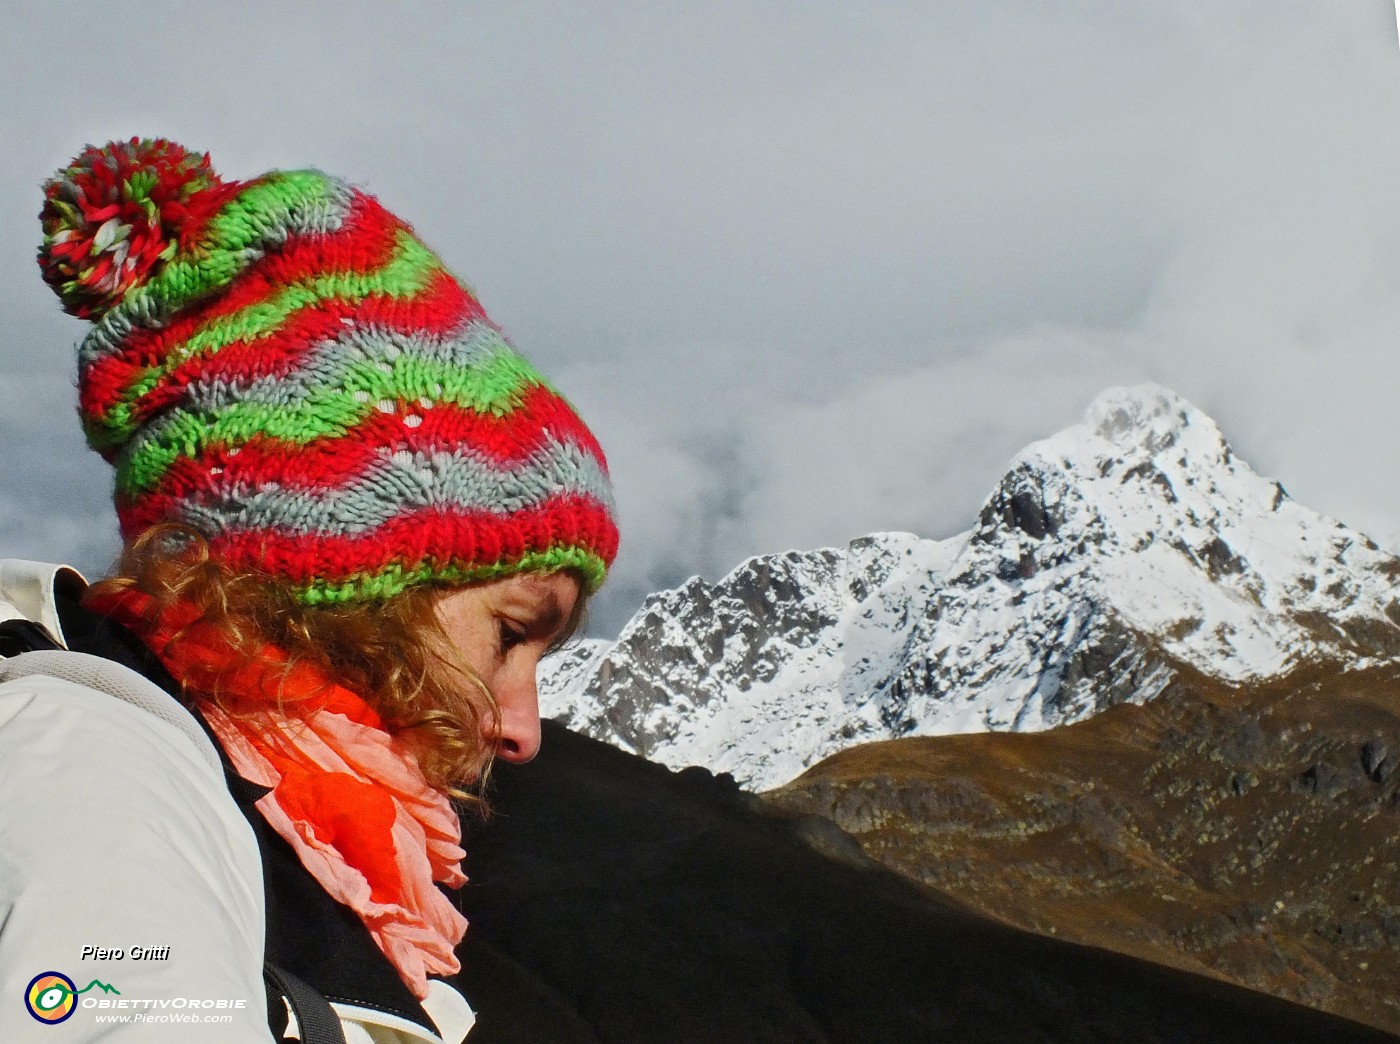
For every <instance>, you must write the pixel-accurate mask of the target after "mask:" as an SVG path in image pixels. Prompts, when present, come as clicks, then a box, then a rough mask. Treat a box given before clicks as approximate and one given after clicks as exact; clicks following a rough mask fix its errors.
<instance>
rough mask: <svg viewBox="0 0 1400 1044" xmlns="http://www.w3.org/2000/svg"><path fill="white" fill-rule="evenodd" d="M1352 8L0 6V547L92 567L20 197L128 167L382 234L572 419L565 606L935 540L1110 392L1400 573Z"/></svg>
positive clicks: (69, 358) (97, 492) (81, 462)
mask: <svg viewBox="0 0 1400 1044" xmlns="http://www.w3.org/2000/svg"><path fill="white" fill-rule="evenodd" d="M1393 17H1394V16H1393V10H1392V5H1391V3H1390V2H1389V0H1346V2H1338V3H1328V4H1318V3H1316V2H1315V0H1305V2H1290V0H1251V2H1243V0H1239V2H1236V0H1209V2H1207V0H1178V2H1169V0H1150V2H1149V0H1116V2H1113V3H1106V2H1101V0H1095V2H1089V0H1060V2H1057V3H1054V4H1046V3H1043V2H1038V0H1014V2H1013V0H959V2H953V0H943V2H928V3H907V4H897V3H889V4H875V3H868V4H852V3H849V2H845V3H801V4H798V3H770V4H761V3H753V2H748V3H732V4H726V3H714V2H712V3H706V4H693V5H685V6H681V5H670V4H643V3H629V4H621V3H616V4H606V3H597V4H572V3H562V2H561V3H556V4H527V3H519V2H515V3H508V4H505V3H503V4H476V3H473V4H463V3H455V2H441V3H425V2H419V3H415V4H383V3H348V2H338V3H329V2H327V3H300V4H286V3H258V2H242V3H239V4H237V5H231V4H214V3H202V4H198V3H154V2H148V3H132V2H128V3H120V4H118V3H108V2H94V0H88V2H85V3H82V4H80V5H76V6H75V5H55V4H51V3H48V2H18V3H17V2H14V0H10V2H8V3H6V4H5V6H4V15H3V24H4V27H5V29H4V33H3V35H0V85H2V86H3V91H4V100H5V104H4V105H3V106H0V128H3V130H4V140H5V142H6V143H7V145H6V147H5V148H4V149H0V307H2V308H3V312H4V315H5V317H6V319H7V326H6V330H5V333H4V335H3V338H0V373H3V375H4V376H3V381H0V461H3V463H0V551H3V553H5V554H10V555H24V556H30V557H66V558H70V559H75V560H76V561H77V562H78V563H79V564H81V565H83V566H85V567H87V568H88V569H90V570H99V569H100V568H101V566H102V564H103V561H104V558H105V557H107V556H109V555H110V553H111V552H112V550H113V549H114V541H113V538H112V536H111V531H112V529H113V525H114V524H113V522H112V520H111V516H110V511H109V509H108V507H107V504H106V500H107V490H108V481H109V480H108V476H107V473H106V469H105V467H104V466H103V465H102V464H101V462H100V461H99V460H98V459H97V458H96V457H95V456H94V455H92V454H90V453H86V451H84V450H82V448H81V443H80V439H79V437H78V434H77V424H76V421H75V419H74V416H73V413H72V408H71V405H70V404H71V397H72V392H71V379H72V378H71V374H72V368H73V352H72V346H73V343H74V342H75V341H76V340H77V339H78V338H79V337H80V336H81V334H82V331H83V324H82V323H80V322H78V321H77V320H73V319H69V318H67V317H65V316H63V315H62V314H61V313H60V312H59V310H58V306H57V302H56V301H55V300H54V299H53V297H52V295H51V294H50V293H49V292H48V290H47V289H46V288H45V287H44V285H43V284H42V282H41V281H40V280H39V277H38V273H37V269H36V268H35V266H34V263H33V250H34V245H35V243H36V241H37V222H36V220H35V214H36V213H37V211H38V205H39V199H40V195H39V189H38V186H39V183H40V182H41V181H43V180H44V178H46V177H47V176H48V175H49V174H50V173H51V172H52V171H53V170H54V169H55V168H57V167H58V166H60V165H61V164H63V163H64V162H65V161H66V160H67V159H68V158H69V157H70V156H71V155H72V154H73V153H75V152H76V151H77V150H78V149H79V148H80V147H81V146H82V145H83V144H84V143H86V142H101V141H106V140H108V139H110V138H114V137H124V136H129V135H131V134H145V135H164V136H168V137H172V138H174V139H175V140H177V141H180V142H182V143H184V144H186V145H188V146H191V147H193V148H198V149H207V150H209V151H210V152H211V154H212V157H213V160H214V163H215V166H216V167H217V168H218V169H219V170H220V171H221V172H222V173H224V174H226V175H228V176H231V177H250V176H253V175H256V174H258V173H260V172H262V171H263V170H266V169H269V168H271V167H299V166H319V167H321V168H323V169H325V170H328V171H331V172H334V173H336V174H340V175H342V176H345V177H348V178H350V179H351V180H353V181H356V182H357V183H360V184H363V185H365V186H367V187H369V188H370V189H371V190H373V191H374V192H376V194H378V195H379V196H380V197H381V198H382V199H383V200H384V201H385V202H386V203H387V204H388V205H389V206H390V207H391V208H393V209H394V210H395V211H396V212H398V213H400V214H401V215H402V216H404V217H405V218H407V219H408V220H410V221H412V222H413V223H414V224H415V225H416V227H417V228H418V230H419V232H420V233H421V234H422V236H423V238H424V239H425V240H427V241H428V242H429V243H430V244H432V245H433V246H434V247H435V248H436V249H437V250H438V251H439V252H440V253H441V254H442V255H443V256H444V257H445V259H446V260H447V261H448V263H449V265H451V266H452V268H453V269H454V271H456V272H457V273H458V274H459V275H460V276H461V277H462V278H464V279H465V280H467V281H468V282H470V283H471V284H472V285H473V286H474V287H475V288H476V289H477V291H478V292H479V294H480V296H481V298H482V300H483V302H484V303H485V305H486V307H487V309H488V310H489V311H490V313H491V315H492V316H493V317H494V318H495V319H496V321H497V322H499V323H500V324H501V325H502V326H503V327H504V328H505V329H506V330H507V331H508V332H509V334H510V335H511V337H512V339H513V340H514V341H515V342H516V344H517V345H519V346H520V347H521V348H522V350H524V351H525V352H526V353H527V354H528V355H530V356H531V357H532V358H533V359H534V360H535V361H536V362H537V363H538V364H539V365H540V366H541V368H543V369H544V370H545V371H546V372H547V373H549V374H550V375H551V377H553V378H554V379H555V381H556V382H557V383H558V384H559V385H560V387H561V388H562V389H563V390H564V391H565V392H566V393H567V394H569V395H570V397H571V398H572V399H573V400H574V401H575V403H576V404H577V405H578V407H579V409H580V411H581V412H582V413H583V415H584V417H585V418H586V419H587V420H588V421H589V422H590V424H591V426H592V427H593V428H594V429H595V431H596V432H597V433H598V435H599V438H600V439H601V441H602V443H603V445H604V447H605V449H606V450H607V451H608V454H609V458H610V460H611V463H612V465H613V472H614V478H615V480H616V483H617V486H618V493H619V501H620V505H621V512H622V523H623V553H622V557H621V558H620V559H619V562H618V565H617V568H616V570H615V579H614V580H613V581H612V582H611V583H610V585H609V587H608V588H605V590H604V594H603V595H602V596H601V599H600V603H599V605H598V607H597V609H596V611H595V619H596V621H597V623H598V626H599V628H600V629H601V630H607V629H609V628H612V627H615V626H616V625H617V624H618V623H619V622H620V621H621V619H622V618H624V617H625V615H626V614H627V612H628V611H629V610H630V608H631V607H633V606H635V604H636V603H637V601H638V600H639V599H640V597H641V595H642V594H643V593H644V592H645V591H648V590H651V589H653V588H656V587H658V586H662V585H665V584H669V583H672V582H675V581H676V580H678V579H680V578H682V577H684V576H686V575H689V574H690V573H693V572H704V573H707V574H709V575H716V574H718V573H719V572H722V571H724V570H726V569H728V568H729V567H730V566H732V565H734V564H735V563H736V562H737V561H738V560H739V559H740V558H742V557H744V556H745V555H747V554H751V553H758V552H766V551H773V550H780V549H783V548H786V547H789V546H793V547H808V546H814V545H817V544H821V543H831V542H838V541H844V540H846V539H849V538H850V537H853V536H856V535H859V534H861V533H864V532H868V531H872V530H878V529H889V528H901V529H910V530H914V531H916V532H920V533H923V534H926V535H930V536H939V535H946V534H948V533H952V532H955V531H957V530H960V529H962V528H965V527H966V526H967V525H968V524H969V523H970V521H971V519H972V518H973V516H974V515H975V513H976V510H977V508H978V505H979V502H980V500H981V499H982V497H984V496H985V495H986V493H987V492H989V490H990V488H991V485H992V483H994V482H995V480H996V479H997V477H998V476H999V474H1000V472H1001V469H1002V467H1003V465H1004V464H1005V462H1006V460H1007V458H1008V457H1010V456H1011V455H1012V454H1013V453H1014V452H1015V451H1016V450H1018V449H1019V448H1020V447H1021V446H1022V445H1024V444H1025V443H1026V442H1028V441H1030V440H1031V439H1034V438H1038V437H1041V436H1043V435H1046V434H1049V433H1050V432H1052V431H1054V430H1056V429H1058V428H1060V427H1062V426H1063V425H1065V424H1067V423H1070V422H1072V421H1074V420H1075V419H1077V417H1078V416H1079V414H1080V413H1081V412H1082V410H1083V408H1084V406H1085V405H1086V404H1087V403H1088V402H1089V400H1090V399H1091V398H1092V397H1093V396H1094V394H1095V393H1097V392H1098V391H1099V390H1100V389H1101V388H1103V387H1105V386H1107V385H1108V384H1112V383H1122V382H1124V381H1137V380H1143V379H1152V380H1156V381H1159V382H1161V383H1163V384H1166V385H1168V386H1169V387H1172V388H1174V389H1175V390H1177V391H1179V392H1181V393H1182V394H1184V395H1186V396H1187V397H1188V398H1191V399H1193V400H1194V401H1195V402H1196V403H1197V404H1198V405H1200V406H1201V407H1202V408H1204V409H1205V410H1207V411H1208V412H1210V413H1211V414H1212V415H1214V416H1215V417H1216V418H1217V420H1219V421H1220V423H1221V424H1222V426H1223V427H1224V429H1225V431H1226V434H1227V436H1229V437H1231V439H1232V441H1233V442H1234V443H1235V446H1236V449H1237V450H1238V451H1239V452H1240V453H1241V455H1243V456H1244V457H1245V458H1246V459H1248V460H1250V461H1251V462H1252V463H1254V464H1255V466H1256V467H1257V468H1259V469H1260V470H1261V471H1264V472H1265V473H1268V474H1270V475H1272V476H1274V477H1277V478H1279V479H1280V480H1281V481H1282V482H1283V483H1284V484H1285V485H1286V486H1287V487H1288V488H1289V490H1290V491H1291V492H1292V493H1293V494H1294V496H1295V497H1297V499H1299V500H1301V501H1302V502H1304V503H1306V504H1307V505H1309V506H1310V507H1314V508H1317V509H1319V510H1322V511H1325V512H1328V513H1330V514H1333V515H1335V516H1337V517H1339V518H1341V519H1342V520H1343V521H1346V522H1348V523H1350V524H1352V525H1355V526H1358V527H1360V528H1362V529H1364V530H1367V531H1369V532H1370V533H1371V534H1372V535H1374V536H1375V537H1376V538H1377V539H1380V540H1381V541H1383V542H1387V543H1390V544H1392V545H1397V544H1400V484H1397V483H1395V482H1393V481H1391V479H1390V476H1393V475H1395V474H1397V473H1400V438H1397V435H1400V412H1398V411H1397V410H1396V408H1395V405H1394V402H1395V398H1396V391H1397V388H1400V359H1398V358H1397V353H1396V350H1395V345H1396V342H1397V335H1400V202H1398V200H1400V194H1398V193H1397V191H1396V176H1395V175H1396V171H1397V170H1400V166H1397V159H1400V144H1398V143H1397V134H1396V131H1397V129H1400V50H1397V47H1396V38H1395V25H1394V20H1393Z"/></svg>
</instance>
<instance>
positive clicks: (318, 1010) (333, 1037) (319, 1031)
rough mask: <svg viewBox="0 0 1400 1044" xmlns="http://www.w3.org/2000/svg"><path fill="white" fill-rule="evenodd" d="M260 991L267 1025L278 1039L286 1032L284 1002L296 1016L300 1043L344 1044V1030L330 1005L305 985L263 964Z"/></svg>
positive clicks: (293, 977)
mask: <svg viewBox="0 0 1400 1044" xmlns="http://www.w3.org/2000/svg"><path fill="white" fill-rule="evenodd" d="M263 988H264V989H265V990H266V991H267V1017H268V1022H269V1023H271V1024H272V1027H273V1032H274V1033H275V1034H276V1035H277V1036H278V1037H282V1036H283V1034H284V1033H285V1032H286V1029H287V1023H286V1020H285V1018H283V1012H282V1010H281V1009H282V1001H283V1000H284V999H285V1000H286V1002H287V1005H288V1006H289V1007H290V1008H291V1009H292V1014H294V1015H295V1016H296V1017H297V1029H298V1030H299V1032H300V1034H301V1041H302V1044H345V1029H344V1027H342V1026H341V1024H340V1016H338V1015H337V1014H336V1013H335V1010H334V1009H333V1008H332V1007H331V1002H330V1001H328V1000H326V998H325V997H323V996H322V995H321V994H320V993H318V992H317V991H316V990H315V989H314V988H313V987H311V986H309V985H308V984H307V983H306V982H304V981H303V980H301V979H298V978H297V977H296V976H295V975H293V974H292V973H291V972H289V971H287V970H286V969H284V968H279V967H277V965H275V964H264V965H263ZM278 1022H280V1023H281V1025H280V1026H279V1025H278Z"/></svg>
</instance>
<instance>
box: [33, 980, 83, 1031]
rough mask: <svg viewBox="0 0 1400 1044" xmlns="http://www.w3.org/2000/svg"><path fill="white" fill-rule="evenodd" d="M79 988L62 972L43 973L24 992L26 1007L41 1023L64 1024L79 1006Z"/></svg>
mask: <svg viewBox="0 0 1400 1044" xmlns="http://www.w3.org/2000/svg"><path fill="white" fill-rule="evenodd" d="M77 994H78V987H77V986H75V985H73V980H72V979H70V978H69V977H68V976H66V975H64V974H63V973H62V972H55V971H47V972H41V973H40V974H38V975H36V976H34V978H33V979H31V980H30V981H29V985H28V986H27V987H25V990H24V1006H25V1007H26V1008H28V1009H29V1014H31V1015H33V1016H34V1017H35V1018H36V1019H38V1020H39V1021H40V1022H62V1021H63V1020H64V1019H66V1018H68V1016H70V1015H72V1014H73V1011H74V1009H76V1008H77V1006H78V996H77Z"/></svg>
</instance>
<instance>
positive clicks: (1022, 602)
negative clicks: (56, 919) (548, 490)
mask: <svg viewBox="0 0 1400 1044" xmlns="http://www.w3.org/2000/svg"><path fill="white" fill-rule="evenodd" d="M1397 576H1400V560H1397V559H1396V558H1395V556H1393V555H1391V554H1389V553H1387V552H1384V551H1382V550H1381V549H1379V548H1377V547H1376V545H1375V544H1374V543H1372V542H1371V541H1369V540H1367V539H1366V538H1365V537H1363V536H1361V535H1360V534H1358V533H1356V532H1354V531H1352V530H1349V529H1347V528H1346V527H1344V526H1342V525H1341V524H1340V523H1337V522H1335V521H1333V520H1331V519H1327V518H1324V517H1322V516H1320V515H1318V514H1316V513H1314V512H1311V511H1309V510H1307V509H1306V508H1303V507H1302V506H1300V505H1298V504H1296V503H1295V502H1293V501H1292V500H1290V499H1289V498H1288V497H1287V496H1286V495H1285V494H1284V493H1283V491H1282V488H1281V487H1280V486H1279V485H1278V484H1277V483H1275V482H1272V481H1270V480H1268V479H1265V478H1262V477H1260V476H1259V475H1257V474H1255V473H1254V472H1253V470H1252V469H1250V468H1249V466H1248V465H1247V464H1245V463H1244V462H1243V461H1242V460H1240V459H1239V458H1237V457H1235V455H1234V454H1233V453H1232V452H1231V450H1230V448H1229V446H1228V444H1227V443H1226V442H1225V439H1224V437H1223V436H1222V435H1221V432H1220V430H1219V428H1218V427H1217V426H1216V424H1215V422H1214V421H1213V420H1211V419H1210V418H1209V417H1208V416H1206V415H1205V414H1203V413H1201V412H1200V411H1199V410H1197V409H1196V408H1195V407H1194V406H1192V405H1191V404H1190V403H1188V402H1186V401H1185V400H1183V399H1181V398H1180V397H1178V396H1176V395H1175V394H1173V393H1172V392H1170V391H1167V390H1165V389H1162V388H1158V387H1154V386H1144V387H1139V388H1127V389H1112V390H1110V391H1108V392H1105V393H1104V394H1103V395H1101V396H1100V397H1099V398H1098V399H1097V400H1095V402H1094V403H1093V404H1092V405H1091V406H1090V408H1089V410H1088V411H1087V413H1086V416H1085V419H1084V422H1083V423H1081V424H1078V425H1074V426H1072V427H1070V428H1067V429H1066V430H1064V431H1062V432H1060V433H1059V434H1057V435H1054V436H1052V437H1051V438H1048V439H1045V440H1043V441H1041V442H1037V443H1034V444H1032V445H1030V446H1028V447H1027V448H1026V449H1025V450H1023V451H1022V452H1021V453H1020V454H1018V455H1017V457H1016V458H1015V459H1014V460H1013V461H1012V462H1011V464H1010V465H1009V467H1008V470H1007V472H1006V474H1005V476H1004V477H1003V479H1002V480H1001V482H1000V483H998V485H997V487H996V489H995V490H994V491H993V493H992V495H991V496H990V497H989V498H988V500H987V501H986V502H985V504H984V506H983V508H982V510H981V512H980V514H979V517H978V519H977V521H976V523H975V525H974V528H973V529H971V530H970V531H969V532H967V533H964V534H962V535H960V536H958V537H953V538H951V539H948V540H941V541H935V540H924V539H921V538H919V537H917V536H913V535H910V534H874V535H871V536H869V537H865V538H862V539H860V540H857V541H853V542H852V543H851V544H850V545H849V546H847V547H844V548H826V549H821V550H817V551H810V552H795V551H794V552H785V553H783V554H780V555H766V556H760V557H757V558H753V559H750V560H748V561H747V562H744V563H743V564H741V565H740V566H739V567H738V568H736V569H735V570H734V571H733V572H732V573H730V574H729V575H728V576H726V577H724V578H723V579H721V580H720V581H718V582H716V583H713V584H711V583H708V582H706V581H703V580H701V579H699V578H695V579H692V580H691V581H689V582H688V583H687V584H685V585H683V586H682V587H680V588H678V589H676V590H675V591H669V592H662V593H660V594H658V595H654V596H652V597H651V598H650V599H648V601H647V603H646V604H645V605H644V606H643V607H642V609H641V610H640V611H639V612H638V614H637V615H636V617H634V618H633V620H632V621H631V622H629V624H628V625H627V627H626V628H624V630H623V632H622V634H621V635H620V636H619V638H618V640H617V642H616V643H612V644H610V645H609V644H607V643H591V644H589V645H587V646H585V647H583V648H580V649H578V650H575V651H573V652H572V653H571V654H570V656H569V657H567V658H566V659H564V660H562V661H560V662H559V663H558V664H557V665H556V666H554V667H553V668H552V669H551V670H549V671H547V672H546V673H545V675H544V676H543V677H542V679H541V683H542V684H541V691H542V706H543V708H544V709H545V711H546V713H547V714H549V715H550V716H555V717H559V718H562V719H563V720H565V721H566V722H567V723H568V724H570V725H571V726H573V727H575V728H578V729H581V730H582V731H585V732H588V733H590V734H592V735H595V736H597V737H599V738H603V739H607V740H609V741H611V742H614V743H617V744H618V745H620V746H623V747H624V748H626V749H629V750H633V751H636V752H638V753H642V754H645V755H647V756H649V757H652V758H654V759H657V760H661V761H663V762H665V763H668V764H677V765H678V764H686V763H699V764H704V765H707V766H709V767H711V768H714V769H717V770H729V771H732V772H734V773H735V775H736V776H737V777H739V778H740V779H741V780H742V781H744V782H746V783H747V784H749V785H752V786H756V787H766V786H773V785H776V784H778V783H782V782H785V781H786V780H787V779H789V778H791V777H792V776H794V775H796V774H797V773H798V772H800V771H801V770H802V769H803V768H805V767H806V766H807V765H808V764H811V763H812V762H814V761H815V760H817V759H818V758H820V757H822V756H825V755H826V754H828V753H831V752H833V751H834V750H837V749H840V748H842V747H845V746H849V745H851V744H853V743H856V742H861V741H864V740H871V739H883V738H890V737H894V736H902V735H929V734H937V733H945V732H965V731H981V730H988V729H991V730H1000V729H1012V730H1026V729H1039V728H1045V727H1048V726H1050V725H1054V724H1058V723H1060V722H1065V721H1072V720H1076V719H1078V718H1081V717H1084V716H1086V715H1088V714H1092V713H1094V712H1095V711H1096V710H1099V709H1101V708H1103V707H1105V706H1109V705H1112V704H1114V703H1119V702H1123V701H1133V702H1142V701H1145V700H1149V699H1151V698H1153V697H1154V696H1155V695H1156V694H1157V693H1159V692H1161V691H1162V689H1163V687H1164V686H1165V685H1166V684H1168V682H1169V681H1170V680H1171V678H1172V677H1173V674H1174V670H1175V665H1177V664H1189V665H1190V666H1191V667H1193V668H1194V669H1196V670H1199V671H1201V672H1204V673H1205V674H1207V675H1208V676H1211V677H1216V678H1219V679H1222V680H1224V681H1229V682H1239V681H1244V680H1249V679H1258V678H1267V677H1275V676H1277V675H1279V674H1281V673H1283V672H1285V671H1287V670H1289V669H1291V668H1292V667H1293V666H1295V665H1297V664H1298V663H1300V662H1303V661H1305V660H1315V659H1335V660H1339V661H1362V662H1369V661H1372V660H1375V659H1389V658H1397V657H1400V626H1397V624H1400V601H1397V600H1396V597H1395V595H1394V593H1393V587H1394V581H1395V579H1396V577H1397Z"/></svg>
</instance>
